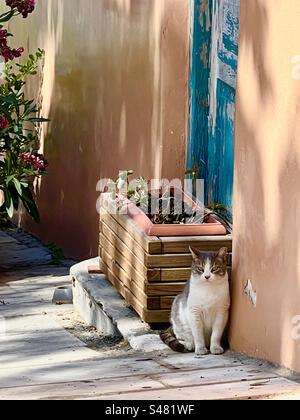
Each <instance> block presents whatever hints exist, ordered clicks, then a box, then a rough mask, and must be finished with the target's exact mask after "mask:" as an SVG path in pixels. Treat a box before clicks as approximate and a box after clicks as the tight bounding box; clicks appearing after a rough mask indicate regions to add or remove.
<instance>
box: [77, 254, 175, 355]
mask: <svg viewBox="0 0 300 420" xmlns="http://www.w3.org/2000/svg"><path fill="white" fill-rule="evenodd" d="M89 266H99V258H93V259H90V260H87V261H83V262H81V263H79V264H76V265H74V266H73V267H71V270H70V275H71V276H72V278H73V304H74V308H75V310H76V311H77V312H78V313H79V314H80V315H81V317H82V318H83V319H84V321H85V322H87V323H88V324H89V325H93V326H95V327H96V328H97V330H98V331H99V332H101V333H102V334H104V335H107V336H122V337H123V338H124V339H125V340H127V341H128V343H129V345H130V346H131V347H132V348H133V349H134V350H140V351H144V352H153V351H164V352H165V351H168V350H170V349H169V348H168V347H167V346H166V345H165V344H164V343H162V341H161V340H160V337H159V335H158V333H156V332H155V331H153V330H151V328H150V326H149V325H148V324H146V323H144V322H142V321H141V320H140V318H139V317H138V315H137V314H136V313H135V312H134V311H133V310H131V309H130V308H129V307H128V304H127V302H126V301H125V300H124V299H123V298H122V296H121V295H120V294H119V293H118V292H117V291H116V290H115V289H114V288H113V286H112V285H111V284H110V283H109V281H108V280H107V279H106V277H105V276H104V275H103V274H89V273H88V267H89Z"/></svg>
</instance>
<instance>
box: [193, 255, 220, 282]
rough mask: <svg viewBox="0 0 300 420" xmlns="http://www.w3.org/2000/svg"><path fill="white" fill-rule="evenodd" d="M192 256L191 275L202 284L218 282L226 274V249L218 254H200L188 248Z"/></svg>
mask: <svg viewBox="0 0 300 420" xmlns="http://www.w3.org/2000/svg"><path fill="white" fill-rule="evenodd" d="M190 251H191V253H192V256H193V262H192V274H193V277H194V278H197V279H199V280H200V281H201V282H203V283H213V282H220V281H222V280H224V279H225V277H226V274H227V268H226V266H227V252H228V251H227V248H221V249H220V251H219V252H217V253H212V252H201V251H199V250H197V249H195V248H190Z"/></svg>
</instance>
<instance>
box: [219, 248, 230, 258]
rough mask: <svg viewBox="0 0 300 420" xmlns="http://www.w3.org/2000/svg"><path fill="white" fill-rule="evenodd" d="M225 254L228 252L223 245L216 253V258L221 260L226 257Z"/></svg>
mask: <svg viewBox="0 0 300 420" xmlns="http://www.w3.org/2000/svg"><path fill="white" fill-rule="evenodd" d="M227 254H228V249H227V248H226V247H223V248H221V249H220V250H219V252H218V253H217V254H216V258H220V259H222V260H225V259H226V258H227Z"/></svg>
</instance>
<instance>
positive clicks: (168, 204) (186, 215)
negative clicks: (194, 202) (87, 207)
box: [108, 170, 205, 224]
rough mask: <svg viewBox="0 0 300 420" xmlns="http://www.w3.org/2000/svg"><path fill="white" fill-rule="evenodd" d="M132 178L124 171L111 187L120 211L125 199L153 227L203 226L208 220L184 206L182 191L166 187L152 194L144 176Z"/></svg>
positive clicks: (130, 173)
mask: <svg viewBox="0 0 300 420" xmlns="http://www.w3.org/2000/svg"><path fill="white" fill-rule="evenodd" d="M131 175H133V171H132V170H127V171H121V172H120V173H119V177H118V179H117V180H116V181H113V180H110V181H109V183H108V188H109V190H110V192H112V194H113V197H114V198H116V199H117V203H118V207H119V208H122V206H123V205H124V198H125V199H129V200H131V201H132V202H133V203H134V204H135V205H136V206H137V207H139V208H140V209H141V210H142V211H144V213H146V214H147V215H148V217H149V219H150V220H151V221H152V222H153V223H154V224H182V223H203V221H204V217H205V216H203V215H202V214H199V212H198V211H197V210H195V209H194V208H192V207H190V206H188V205H187V204H186V203H185V202H183V200H182V192H181V191H179V190H175V189H174V188H171V189H169V186H168V185H167V186H162V187H161V189H160V190H159V191H158V192H156V193H153V191H151V190H149V188H148V187H149V182H147V181H146V179H145V178H144V177H143V176H140V177H138V178H136V179H135V180H133V181H131V182H129V177H130V176H131Z"/></svg>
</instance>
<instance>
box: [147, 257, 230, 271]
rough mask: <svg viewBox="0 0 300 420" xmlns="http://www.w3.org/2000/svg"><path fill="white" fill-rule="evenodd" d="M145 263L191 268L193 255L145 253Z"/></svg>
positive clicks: (148, 265) (152, 266) (150, 266)
mask: <svg viewBox="0 0 300 420" xmlns="http://www.w3.org/2000/svg"><path fill="white" fill-rule="evenodd" d="M227 261H228V262H227V263H228V265H231V254H228V258H227ZM144 263H145V265H146V267H148V268H161V269H163V268H190V267H191V265H192V255H191V254H190V253H189V254H159V255H150V254H145V262H144Z"/></svg>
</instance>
